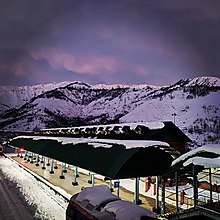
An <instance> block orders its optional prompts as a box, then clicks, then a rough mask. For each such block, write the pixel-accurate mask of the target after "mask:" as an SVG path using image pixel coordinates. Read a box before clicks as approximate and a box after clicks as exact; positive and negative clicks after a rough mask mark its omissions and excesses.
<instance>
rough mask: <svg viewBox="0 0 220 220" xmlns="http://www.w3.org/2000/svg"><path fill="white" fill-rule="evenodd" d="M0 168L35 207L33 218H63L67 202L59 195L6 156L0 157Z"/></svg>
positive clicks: (29, 203) (58, 219)
mask: <svg viewBox="0 0 220 220" xmlns="http://www.w3.org/2000/svg"><path fill="white" fill-rule="evenodd" d="M0 169H1V171H2V173H3V175H4V176H5V177H6V178H7V179H8V180H9V181H12V182H14V183H16V185H17V188H18V189H19V191H20V193H21V195H22V196H23V197H24V199H25V200H26V201H27V203H28V205H30V206H33V207H35V208H36V212H35V216H34V217H35V218H39V219H54V220H56V219H57V220H60V219H65V212H66V208H67V205H68V204H67V203H66V202H65V200H64V199H63V198H62V197H61V196H59V195H57V194H55V192H54V191H53V190H51V189H50V188H49V187H48V186H46V185H45V184H44V183H42V182H40V181H37V179H36V178H35V177H33V176H32V175H31V174H30V173H28V172H26V171H25V170H24V169H22V168H21V167H19V165H18V164H17V163H15V162H13V161H11V160H10V159H8V158H1V159H0Z"/></svg>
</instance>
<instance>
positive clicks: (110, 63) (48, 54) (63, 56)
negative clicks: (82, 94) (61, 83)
mask: <svg viewBox="0 0 220 220" xmlns="http://www.w3.org/2000/svg"><path fill="white" fill-rule="evenodd" d="M31 55H32V57H33V58H34V59H36V60H39V59H46V60H47V61H48V62H49V63H50V65H51V66H52V67H53V68H54V69H58V68H62V67H63V68H65V69H66V70H68V71H72V72H77V73H80V74H92V75H96V74H103V73H109V74H114V73H115V72H116V71H117V68H118V66H119V63H118V61H117V60H115V59H114V58H113V57H111V56H108V55H103V56H98V55H92V56H89V55H83V56H80V55H73V54H70V53H64V52H63V51H56V50H53V49H52V50H51V49H42V50H39V51H33V52H31Z"/></svg>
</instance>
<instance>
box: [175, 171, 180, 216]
mask: <svg viewBox="0 0 220 220" xmlns="http://www.w3.org/2000/svg"><path fill="white" fill-rule="evenodd" d="M175 179H176V212H179V190H178V186H179V181H178V172H177V171H176V172H175Z"/></svg>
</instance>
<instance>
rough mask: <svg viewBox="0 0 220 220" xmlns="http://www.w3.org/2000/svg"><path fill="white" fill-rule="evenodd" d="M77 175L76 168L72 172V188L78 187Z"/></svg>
mask: <svg viewBox="0 0 220 220" xmlns="http://www.w3.org/2000/svg"><path fill="white" fill-rule="evenodd" d="M77 175H78V167H75V170H74V176H73V178H74V179H73V182H72V185H73V186H77V185H78V182H77V177H78V176H77Z"/></svg>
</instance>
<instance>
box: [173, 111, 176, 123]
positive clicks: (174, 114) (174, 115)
mask: <svg viewBox="0 0 220 220" xmlns="http://www.w3.org/2000/svg"><path fill="white" fill-rule="evenodd" d="M172 116H173V123H174V124H175V117H176V116H177V114H176V113H175V112H174V113H173V114H172Z"/></svg>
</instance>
